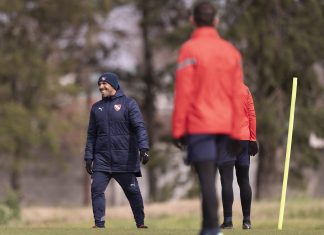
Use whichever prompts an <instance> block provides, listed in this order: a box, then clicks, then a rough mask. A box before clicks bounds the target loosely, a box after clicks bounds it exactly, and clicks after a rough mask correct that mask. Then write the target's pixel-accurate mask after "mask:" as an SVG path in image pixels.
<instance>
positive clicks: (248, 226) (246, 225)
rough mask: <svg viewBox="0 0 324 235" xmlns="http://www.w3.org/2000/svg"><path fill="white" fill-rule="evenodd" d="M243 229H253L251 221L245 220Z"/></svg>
mask: <svg viewBox="0 0 324 235" xmlns="http://www.w3.org/2000/svg"><path fill="white" fill-rule="evenodd" d="M242 228H243V229H251V228H252V226H251V221H250V220H245V221H243V225H242Z"/></svg>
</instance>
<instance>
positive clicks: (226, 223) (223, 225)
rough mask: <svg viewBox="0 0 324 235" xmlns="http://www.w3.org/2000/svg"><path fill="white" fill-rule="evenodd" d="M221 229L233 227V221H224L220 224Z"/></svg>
mask: <svg viewBox="0 0 324 235" xmlns="http://www.w3.org/2000/svg"><path fill="white" fill-rule="evenodd" d="M220 227H221V229H232V228H233V223H232V221H230V222H224V223H222V224H221V226H220Z"/></svg>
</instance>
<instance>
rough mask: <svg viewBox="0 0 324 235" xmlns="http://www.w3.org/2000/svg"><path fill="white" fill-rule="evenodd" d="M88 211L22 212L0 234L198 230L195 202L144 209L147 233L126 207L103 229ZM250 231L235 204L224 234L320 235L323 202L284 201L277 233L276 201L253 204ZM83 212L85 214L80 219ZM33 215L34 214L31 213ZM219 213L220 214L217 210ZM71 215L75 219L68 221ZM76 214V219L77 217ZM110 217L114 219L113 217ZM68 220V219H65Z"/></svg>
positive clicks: (112, 211)
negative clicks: (94, 223) (94, 224)
mask: <svg viewBox="0 0 324 235" xmlns="http://www.w3.org/2000/svg"><path fill="white" fill-rule="evenodd" d="M89 210H91V209H90V208H85V209H82V210H78V209H66V211H65V210H63V209H61V211H60V213H58V211H57V210H54V211H51V210H49V211H48V212H47V215H46V216H44V215H43V216H44V217H46V218H44V219H42V218H40V214H37V213H36V212H35V211H34V210H29V211H28V210H26V212H25V213H23V216H25V217H26V218H29V219H26V218H25V219H24V218H22V221H20V222H15V223H13V224H10V225H8V226H4V227H0V235H56V234H62V235H85V234H89V235H92V234H109V235H133V234H134V235H136V234H150V235H151V234H152V235H162V234H163V235H171V234H172V235H173V234H174V235H197V234H198V231H199V227H200V221H201V218H200V208H199V201H198V200H194V201H186V202H176V203H171V204H170V203H167V204H158V205H157V204H155V205H147V206H146V224H147V225H148V226H149V229H147V230H138V229H136V228H135V225H134V222H133V219H132V215H131V212H130V210H129V208H128V207H121V208H108V209H107V214H108V215H107V217H108V218H107V220H108V221H107V224H106V226H107V228H106V229H91V228H90V227H91V226H92V223H91V211H89ZM252 210H253V211H252V225H253V229H252V230H249V231H244V230H242V229H241V212H240V208H239V204H237V203H235V205H234V212H233V213H234V221H233V222H234V229H233V230H225V231H223V232H224V234H225V235H227V234H228V235H231V234H233V235H238V234H251V235H254V234H261V235H268V234H269V235H270V234H271V235H272V234H285V235H295V234H307V235H318V234H324V200H310V199H298V200H296V199H295V200H292V201H291V200H288V201H287V204H286V207H285V218H284V225H283V230H282V231H278V230H277V224H278V214H279V202H273V201H272V202H265V201H263V202H254V203H253V205H252ZM85 211H86V213H87V214H85V215H84V216H80V215H81V214H82V213H84V212H85ZM33 213H34V214H33ZM220 214H221V211H220ZM73 215H75V217H76V218H74V219H73V218H72V216H73ZM78 215H79V217H78ZM113 215H114V216H113ZM69 218H70V219H69Z"/></svg>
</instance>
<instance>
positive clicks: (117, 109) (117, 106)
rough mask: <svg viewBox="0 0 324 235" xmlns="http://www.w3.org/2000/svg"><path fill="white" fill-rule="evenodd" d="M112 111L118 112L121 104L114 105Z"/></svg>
mask: <svg viewBox="0 0 324 235" xmlns="http://www.w3.org/2000/svg"><path fill="white" fill-rule="evenodd" d="M114 109H115V110H116V111H117V112H118V111H119V110H120V109H121V104H115V105H114Z"/></svg>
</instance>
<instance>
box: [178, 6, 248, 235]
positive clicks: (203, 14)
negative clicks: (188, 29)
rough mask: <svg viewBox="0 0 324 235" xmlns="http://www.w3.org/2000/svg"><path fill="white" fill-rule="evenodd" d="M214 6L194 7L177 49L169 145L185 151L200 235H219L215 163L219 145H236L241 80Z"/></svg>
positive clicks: (234, 149)
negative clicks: (193, 176) (198, 201)
mask: <svg viewBox="0 0 324 235" xmlns="http://www.w3.org/2000/svg"><path fill="white" fill-rule="evenodd" d="M215 16H216V8H215V7H214V6H213V4H211V3H210V2H208V1H203V2H199V3H197V4H196V5H195V6H194V8H193V15H192V16H191V22H192V23H193V24H194V25H195V26H196V28H195V30H194V31H193V33H192V35H191V38H190V39H189V40H188V41H186V42H185V43H184V44H183V45H182V47H181V48H180V51H179V56H178V60H177V63H178V65H177V70H176V82H175V97H174V98H175V99H174V110H173V117H172V135H173V139H174V144H175V145H176V146H177V147H179V148H180V149H185V148H186V147H187V151H188V154H187V159H186V161H187V163H188V164H191V165H192V166H193V168H194V169H195V171H196V173H197V175H198V179H199V184H200V191H201V197H202V217H203V218H202V228H201V231H200V235H216V234H221V233H220V228H219V222H218V215H217V209H218V201H217V197H216V186H215V180H216V171H217V165H216V163H217V160H218V157H219V155H220V154H221V153H220V150H221V149H222V148H223V147H222V146H227V147H228V148H229V149H230V150H231V152H234V153H237V152H239V151H240V149H241V147H240V144H239V141H238V139H239V138H238V137H239V136H236V134H237V131H236V130H237V127H236V124H235V122H234V117H235V116H236V114H235V112H236V110H237V107H238V105H239V104H238V102H239V97H238V95H237V90H238V87H239V86H240V85H241V83H242V81H243V70H242V66H241V64H242V63H241V55H240V53H239V51H238V50H237V49H236V48H235V47H234V46H233V45H231V44H230V43H229V42H227V41H226V40H224V39H222V38H221V37H220V36H219V34H218V32H217V30H216V29H215V26H216V25H217V23H218V19H217V18H216V17H215Z"/></svg>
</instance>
